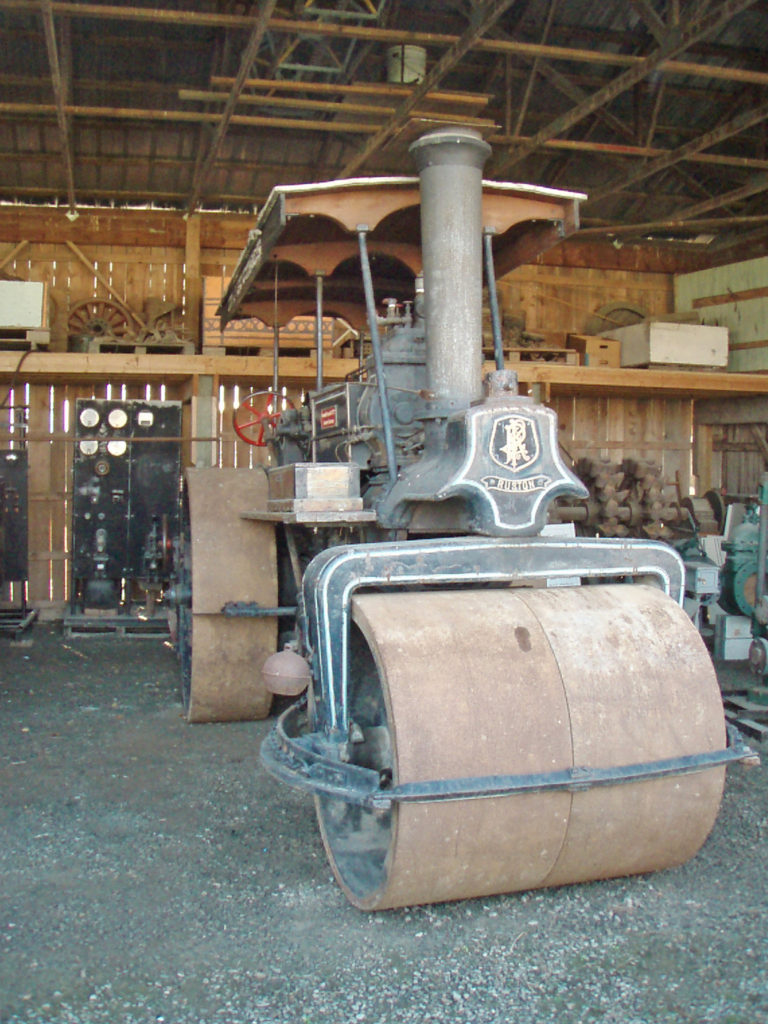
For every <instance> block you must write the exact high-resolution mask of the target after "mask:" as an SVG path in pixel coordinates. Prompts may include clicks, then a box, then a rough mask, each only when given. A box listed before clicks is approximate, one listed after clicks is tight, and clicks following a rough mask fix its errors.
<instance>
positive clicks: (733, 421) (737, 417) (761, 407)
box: [694, 397, 768, 427]
mask: <svg viewBox="0 0 768 1024" xmlns="http://www.w3.org/2000/svg"><path fill="white" fill-rule="evenodd" d="M746 423H768V397H766V398H739V399H723V398H720V399H716V400H709V399H708V400H706V401H702V402H697V403H696V409H695V415H694V424H695V425H696V426H697V427H698V426H700V425H708V426H728V425H730V426H737V425H739V424H742V425H743V424H746Z"/></svg>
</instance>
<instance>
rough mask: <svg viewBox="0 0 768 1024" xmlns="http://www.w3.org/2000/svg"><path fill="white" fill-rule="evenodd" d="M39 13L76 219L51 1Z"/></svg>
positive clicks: (65, 85) (62, 78) (72, 214)
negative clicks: (41, 19) (41, 18)
mask: <svg viewBox="0 0 768 1024" xmlns="http://www.w3.org/2000/svg"><path fill="white" fill-rule="evenodd" d="M40 12H41V14H42V17H43V31H44V33H45V45H46V49H47V50H48V64H49V65H50V69H51V85H52V87H53V96H54V99H55V100H56V119H57V121H58V124H59V136H60V139H61V155H62V158H63V160H64V174H65V176H66V182H67V200H68V202H69V216H70V217H72V218H73V219H74V218H75V217H77V208H76V203H75V167H74V161H73V159H72V137H71V133H70V130H69V117H68V115H67V112H66V100H67V93H68V92H69V85H68V81H67V79H66V77H65V75H64V73H63V71H62V68H61V64H60V62H59V48H58V46H57V44H56V26H55V24H54V21H53V6H52V4H51V0H40Z"/></svg>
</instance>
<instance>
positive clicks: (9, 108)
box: [0, 103, 455, 192]
mask: <svg viewBox="0 0 768 1024" xmlns="http://www.w3.org/2000/svg"><path fill="white" fill-rule="evenodd" d="M64 109H65V111H66V113H67V114H71V115H72V116H73V117H92V118H105V119H107V120H111V121H165V122H173V121H180V122H183V121H185V122H187V123H191V124H205V123H207V124H218V123H219V121H220V120H221V114H217V113H209V112H206V111H202V110H201V111H195V110H168V109H166V108H161V107H145V108H143V109H137V108H134V107H93V106H82V105H67V106H66V107H65V108H64ZM55 113H56V107H55V105H54V104H51V103H0V114H19V115H21V116H23V117H35V116H39V115H41V114H42V115H45V114H48V115H51V114H55ZM454 120H455V118H454ZM229 123H231V124H240V125H245V126H247V127H252V128H290V129H291V130H292V131H305V132H307V131H315V132H350V133H353V134H362V135H366V134H367V135H372V134H373V133H374V132H377V131H379V130H380V128H379V126H378V125H374V124H370V123H365V122H362V121H318V120H317V118H315V119H314V120H306V119H299V118H291V117H258V116H255V115H254V116H251V115H249V114H233V115H232V116H231V117H230V119H229ZM48 191H49V192H50V191H51V190H50V189H49V190H48Z"/></svg>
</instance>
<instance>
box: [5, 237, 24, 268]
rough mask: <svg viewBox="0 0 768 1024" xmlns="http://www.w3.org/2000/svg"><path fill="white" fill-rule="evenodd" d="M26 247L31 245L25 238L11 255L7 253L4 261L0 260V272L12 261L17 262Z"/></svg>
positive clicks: (12, 250) (14, 248)
mask: <svg viewBox="0 0 768 1024" xmlns="http://www.w3.org/2000/svg"><path fill="white" fill-rule="evenodd" d="M25 245H29V242H28V241H27V239H26V238H23V239H22V240H21V241H20V242H19V243H18V245H14V247H13V248H12V249H11V251H10V252H9V253H6V254H5V256H3V258H2V259H0V270H2V269H3V267H5V266H7V265H8V264H9V263H10V262H11V261H12V260H15V259H16V257H17V256H18V255H19V253H20V252H21V250H22V249H23V248H24V246H25Z"/></svg>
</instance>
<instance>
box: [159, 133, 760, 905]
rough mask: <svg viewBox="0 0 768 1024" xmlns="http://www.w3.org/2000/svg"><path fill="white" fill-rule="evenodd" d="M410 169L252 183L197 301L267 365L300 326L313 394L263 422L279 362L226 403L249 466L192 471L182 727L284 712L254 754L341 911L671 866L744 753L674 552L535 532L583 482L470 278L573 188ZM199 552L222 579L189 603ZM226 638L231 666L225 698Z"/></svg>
mask: <svg viewBox="0 0 768 1024" xmlns="http://www.w3.org/2000/svg"><path fill="white" fill-rule="evenodd" d="M410 151H411V155H412V157H413V159H414V161H415V164H416V167H417V170H418V177H402V178H358V179H350V180H344V181H336V182H328V183H319V184H313V185H294V186H283V187H280V188H277V189H275V190H273V193H272V194H271V196H270V198H269V200H268V201H267V203H266V205H265V207H264V208H263V209H262V210H261V212H260V214H259V217H258V221H257V224H256V228H255V229H254V230H253V231H252V232H251V233H250V235H249V239H248V243H247V245H246V248H245V250H244V252H243V253H242V255H241V257H240V261H239V263H238V266H237V268H236V270H235V273H234V276H233V278H232V281H231V282H230V285H229V287H228V289H227V292H226V294H225V297H224V299H223V301H222V306H221V308H220V310H219V312H220V315H221V317H222V322H223V323H226V322H227V321H228V320H230V319H232V318H234V317H248V316H260V317H262V318H263V319H265V320H266V321H267V322H268V323H271V324H272V325H273V326H274V330H275V339H276V345H275V348H276V354H277V349H278V347H279V332H280V329H281V327H282V326H283V324H285V323H287V322H288V321H289V320H290V319H291V318H292V317H294V316H296V315H299V314H309V313H312V312H314V315H315V322H316V325H317V336H318V353H317V354H318V379H317V384H316V387H315V388H314V390H313V391H311V392H310V394H309V395H308V398H307V401H306V402H305V403H303V404H298V403H297V405H296V407H294V408H292V407H290V406H288V405H287V403H282V405H283V406H284V408H283V409H282V411H281V412H280V414H279V415H275V409H276V408H278V407H279V405H280V402H279V398H280V390H279V382H278V380H277V374H275V379H274V381H273V387H272V388H271V389H268V392H269V393H268V394H267V395H266V398H265V400H266V404H265V407H264V409H263V410H262V409H258V408H256V407H255V405H254V401H255V400H251V399H249V401H248V403H247V405H248V409H247V413H248V417H247V418H250V419H251V420H252V421H254V422H255V423H257V425H258V431H257V432H256V436H255V437H254V442H255V443H265V444H267V445H268V446H269V455H270V465H269V466H268V467H267V468H266V469H265V470H264V471H261V470H237V471H228V474H227V475H226V477H224V476H221V477H217V476H216V473H217V472H221V471H216V470H210V471H205V472H206V474H207V475H206V476H205V479H204V480H203V477H200V478H198V477H195V476H194V475H193V476H192V477H191V478H190V480H189V482H188V494H189V508H190V511H191V522H192V527H191V530H190V534H191V537H192V538H193V539H192V542H191V548H192V557H191V563H192V569H191V581H190V582H189V584H188V586H187V590H191V594H192V596H191V600H190V598H189V595H188V594H187V596H186V597H185V593H184V588H180V597H179V603H180V605H184V602H185V601H186V605H185V607H184V608H183V609H182V613H183V614H186V615H187V616H188V617H189V615H190V612H191V619H192V621H193V630H192V632H193V637H192V645H191V646H192V653H191V661H192V663H193V666H194V663H195V651H194V647H195V644H196V641H197V638H198V633H199V630H200V629H201V627H202V624H203V622H204V623H205V627H204V628H212V629H213V630H214V632H217V633H218V640H217V646H216V654H215V656H210V652H208V653H206V652H205V651H203V652H201V653H200V655H199V658H200V665H199V666H196V667H194V668H193V672H192V681H191V697H190V699H189V703H190V707H191V708H192V709H195V708H200V709H202V711H201V714H200V715H199V716H198V714H197V713H195V714H191V715H190V717H205V715H206V714H207V715H208V716H209V717H236V716H237V715H241V716H242V717H247V716H248V715H251V714H252V715H253V716H257V715H259V714H263V713H266V711H265V708H266V707H267V706H268V704H269V699H270V696H271V694H272V693H278V694H281V695H283V696H292V697H294V698H296V697H297V696H298V699H294V701H293V702H292V703H290V704H288V706H287V707H286V708H285V710H283V711H282V713H281V714H280V715H279V717H278V718H277V719H276V721H275V723H274V725H273V727H272V729H271V730H270V732H269V733H268V735H267V737H266V739H265V740H264V743H263V746H262V750H261V758H262V763H263V765H264V766H265V767H266V769H267V771H269V772H270V773H271V774H272V775H274V776H275V777H276V778H278V779H280V780H282V781H284V782H286V783H288V784H289V785H291V786H294V787H297V788H299V789H302V790H305V791H307V792H308V793H309V794H311V795H312V796H313V797H314V801H315V806H316V811H317V817H318V821H319V826H320V832H321V835H322V839H323V843H324V845H325V849H326V851H327V854H328V858H329V860H330V863H331V866H332V868H333V871H334V874H335V876H336V879H337V880H338V882H339V885H340V886H341V888H342V889H343V891H344V892H345V894H346V895H347V897H348V898H349V900H350V901H351V902H352V903H353V904H354V905H355V906H357V907H360V908H362V909H364V910H378V909H383V908H389V907H398V906H404V905H410V904H420V903H431V902H437V901H444V900H455V899H462V898H466V897H475V896H485V895H489V894H493V893H504V892H513V891H517V890H523V889H530V888H535V887H541V886H553V885H561V884H564V883H574V882H582V881H586V880H590V879H598V878H606V877H612V876H619V875H625V874H631V873H636V872H647V871H653V870H658V869H662V868H667V867H671V866H673V865H677V864H681V863H682V862H684V861H685V860H687V859H688V858H690V857H692V856H693V855H694V854H695V853H696V852H697V850H698V849H699V848H700V847H701V845H702V843H703V842H704V840H705V839H706V837H707V835H708V833H709V831H710V829H711V828H712V825H713V823H714V821H715V818H716V816H717V812H718V807H719V803H720V799H721V794H722V789H723V783H724V776H725V768H726V766H727V764H728V763H729V762H732V761H735V760H740V761H750V760H754V757H755V755H754V754H753V752H752V751H751V750H750V749H749V748H748V747H746V746H744V745H743V744H742V743H741V741H740V740H739V739H738V735H737V734H735V733H734V734H730V735H726V728H725V724H724V716H723V711H722V704H721V698H720V693H719V688H718V684H717V680H716V677H715V673H714V669H713V666H712V663H711V661H710V658H709V655H708V653H707V651H706V649H705V647H704V645H703V643H702V641H701V639H700V637H699V635H698V633H697V631H696V630H695V628H694V627H693V625H692V623H691V622H690V620H689V619H688V618H687V616H686V615H685V613H684V612H683V610H682V607H681V605H682V599H683V594H684V589H685V570H684V566H683V563H682V561H681V559H680V557H679V556H678V555H677V553H676V552H675V551H674V550H673V549H672V548H670V547H668V546H666V545H665V544H663V543H660V542H658V541H649V540H645V541H643V540H627V539H606V538H597V537H589V536H576V534H575V532H574V531H573V530H563V528H562V526H559V527H554V526H550V525H548V522H547V520H548V507H549V505H550V503H551V502H552V501H553V500H554V499H555V498H558V497H560V496H565V495H570V496H572V497H580V498H584V497H586V496H587V491H586V488H585V487H584V485H583V483H582V482H581V481H580V480H579V479H578V478H577V477H576V476H575V475H574V474H573V472H572V471H571V469H570V468H569V466H568V465H567V464H566V462H565V461H564V460H563V458H562V456H561V454H560V451H559V447H558V442H557V421H556V417H555V414H554V412H553V411H552V410H551V409H549V408H547V407H546V406H544V405H541V404H538V403H536V402H534V401H533V400H532V399H531V398H530V397H528V396H527V395H521V394H519V393H518V387H517V379H516V375H515V374H514V373H512V372H511V371H509V370H507V369H505V368H504V353H503V346H502V339H501V330H500V326H499V321H500V318H499V315H498V308H497V306H496V301H495V295H496V286H495V275H496V273H497V272H498V271H499V270H501V272H504V273H506V272H507V271H509V270H510V269H512V268H513V267H514V266H516V265H519V264H521V263H528V262H531V261H532V260H533V259H535V257H536V256H537V255H538V254H539V253H540V252H542V251H544V250H545V249H546V248H547V247H548V246H550V245H552V244H554V243H555V242H557V241H558V240H560V239H561V238H562V237H564V236H565V235H567V234H568V233H570V232H571V231H573V230H575V229H576V228H577V227H578V204H579V202H580V200H581V199H583V198H584V197H583V196H581V195H580V194H578V193H573V192H564V191H560V190H554V189H545V188H538V187H535V186H527V185H518V184H511V183H499V182H489V181H485V182H484V181H483V177H482V168H483V165H484V163H485V161H486V159H487V157H488V155H489V153H490V147H489V146H488V144H487V143H486V142H485V141H484V140H483V139H482V138H481V136H480V135H479V134H477V133H476V132H474V131H472V130H470V129H467V128H464V127H462V126H457V127H453V126H451V127H446V126H442V127H440V128H437V129H436V130H432V131H428V132H426V133H425V134H423V135H422V136H420V137H418V138H416V139H415V141H414V142H412V144H411V146H410ZM484 278H485V285H486V288H487V294H488V301H489V305H490V313H491V323H492V328H493V345H494V350H493V360H494V361H493V364H491V365H490V366H485V367H484V354H483V337H482V307H483V294H482V293H483V283H484ZM277 280H279V282H280V287H281V289H282V291H283V294H285V295H286V298H285V299H281V300H280V301H278V300H277V299H276V297H275V287H276V281H277ZM374 282H376V283H375V284H374ZM327 317H339V318H344V320H345V321H346V322H347V323H348V324H349V325H350V327H351V328H352V329H353V330H355V331H360V332H363V331H365V336H366V338H368V339H370V342H369V346H367V348H366V351H365V352H364V353H363V354H362V356H361V362H360V369H359V372H358V373H355V374H353V375H351V376H350V377H348V378H347V379H346V380H344V381H342V382H340V383H329V384H326V383H325V382H324V381H323V366H322V351H323V345H322V330H323V327H322V325H323V323H324V322H326V321H324V318H327ZM366 325H367V326H366ZM275 365H276V366H277V363H276V364H275ZM484 369H485V370H486V371H487V372H485V375H484ZM241 436H242V434H241ZM254 477H256V478H257V479H258V481H259V483H258V485H256V484H253V483H252V481H253V478H254ZM240 481H243V483H242V486H241V483H240ZM198 484H199V485H200V486H199V487H198ZM213 487H215V488H216V489H217V490H216V493H217V495H218V497H217V498H216V499H215V500H212V499H210V496H208V497H206V496H205V493H206V491H208V490H209V489H210V488H213ZM225 506H226V508H227V509H228V510H229V511H228V512H227V515H228V517H229V519H228V521H227V523H226V524H225V523H224V522H223V521H221V520H219V521H217V517H218V516H219V514H220V513H221V511H222V509H223V508H224V507H225ZM205 507H207V508H208V511H207V512H205V511H202V510H203V509H204V508H205ZM198 514H199V515H201V516H202V518H203V521H204V523H205V524H206V525H205V527H204V532H203V533H200V534H198V532H197V528H196V526H195V519H196V515H198ZM235 520H239V525H238V526H237V530H238V531H240V532H239V533H238V538H240V537H242V540H241V539H235V527H234V526H230V524H234V522H235ZM249 530H250V531H256V532H257V533H258V540H254V539H253V536H255V534H254V535H253V536H252V537H251V539H250V540H246V539H245V538H246V536H247V534H248V531H249ZM222 534H225V535H226V536H222ZM205 558H208V559H209V561H211V560H213V561H214V562H216V563H218V567H219V573H220V575H221V579H220V580H219V582H218V583H217V584H216V585H215V586H213V585H211V584H210V583H208V584H203V585H202V590H199V589H198V584H197V582H196V581H197V573H198V569H199V568H200V562H202V561H203V560H204V559H205ZM213 568H215V567H214V566H213V565H209V570H210V569H213ZM241 572H242V577H241V575H239V574H240V573H241ZM208 575H210V572H209V573H208ZM214 575H215V572H214ZM262 576H263V577H265V578H266V580H267V582H266V583H265V584H264V585H263V586H262V589H260V590H259V589H257V585H256V581H257V578H259V579H260V578H261V577H262ZM234 606H236V607H237V608H238V614H239V615H241V616H242V618H241V619H240V621H241V622H245V623H246V625H245V627H243V633H242V636H238V637H237V638H235V637H234V636H233V637H232V638H231V639H230V637H229V634H228V633H227V632H226V631H225V630H224V622H225V620H226V619H227V615H226V609H227V608H229V609H232V607H234ZM257 627H259V628H263V632H262V633H260V634H259V635H258V636H257V634H256V632H255V630H256V628H257ZM250 630H254V632H253V633H252V638H251V639H250V640H248V639H246V637H247V636H248V635H249V631H250ZM270 630H271V631H272V632H271V633H270V632H269V631H270ZM219 631H221V632H219ZM186 632H187V633H188V632H189V631H188V630H187V631H186ZM200 635H201V636H202V633H200ZM276 635H277V636H279V642H278V644H277V646H278V647H280V648H282V649H281V650H279V651H276V652H275V653H272V654H271V655H270V656H269V657H265V651H266V649H267V648H268V647H269V643H270V640H271V641H273V642H274V638H275V636H276ZM207 642H208V641H207V640H205V639H204V640H203V643H207ZM230 644H231V645H232V648H233V649H236V650H237V651H238V652H239V653H238V654H237V657H236V658H235V661H239V663H240V666H239V668H238V669H237V670H236V671H234V672H231V673H229V674H228V675H227V677H226V679H225V680H224V681H223V682H221V683H220V682H219V679H220V677H221V674H222V666H221V664H220V662H224V661H225V660H226V657H228V655H227V648H228V647H229V645H230ZM241 645H242V646H241ZM249 658H250V666H248V661H249ZM262 662H263V668H262V672H261V677H259V676H258V674H257V669H258V667H259V666H260V665H261V663H262ZM247 667H250V669H251V671H250V672H247V671H246V672H241V671H240V669H245V668H247ZM198 688H199V690H198ZM304 691H305V692H304ZM302 694H303V695H302ZM217 702H220V706H219V707H218V708H217ZM222 707H224V713H222ZM227 709H229V710H227ZM230 711H233V713H232V714H230V713H229V712H230Z"/></svg>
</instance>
